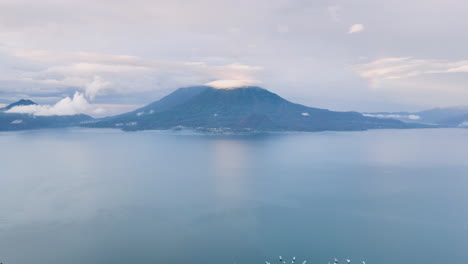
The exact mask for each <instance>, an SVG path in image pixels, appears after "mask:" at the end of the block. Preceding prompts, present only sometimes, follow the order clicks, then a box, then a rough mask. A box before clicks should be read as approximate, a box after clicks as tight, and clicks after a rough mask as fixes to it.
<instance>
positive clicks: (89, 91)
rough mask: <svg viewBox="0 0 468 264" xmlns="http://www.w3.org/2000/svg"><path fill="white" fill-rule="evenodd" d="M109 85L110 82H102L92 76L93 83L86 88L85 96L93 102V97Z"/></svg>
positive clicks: (99, 78)
mask: <svg viewBox="0 0 468 264" xmlns="http://www.w3.org/2000/svg"><path fill="white" fill-rule="evenodd" d="M110 85H111V83H110V82H106V81H103V80H102V79H101V77H99V76H94V79H93V81H92V82H91V83H89V84H88V85H87V86H86V88H85V94H86V96H88V97H89V98H90V99H91V100H94V97H96V95H97V94H98V93H99V91H100V90H102V89H105V88H106V87H109V86H110Z"/></svg>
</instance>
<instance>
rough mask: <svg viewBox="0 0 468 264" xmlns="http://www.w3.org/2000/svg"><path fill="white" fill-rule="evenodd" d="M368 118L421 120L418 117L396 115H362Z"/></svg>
mask: <svg viewBox="0 0 468 264" xmlns="http://www.w3.org/2000/svg"><path fill="white" fill-rule="evenodd" d="M363 115H364V116H368V117H377V118H396V119H408V120H419V119H421V117H420V116H418V115H398V114H363Z"/></svg>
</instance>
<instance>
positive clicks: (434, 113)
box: [364, 107, 468, 127]
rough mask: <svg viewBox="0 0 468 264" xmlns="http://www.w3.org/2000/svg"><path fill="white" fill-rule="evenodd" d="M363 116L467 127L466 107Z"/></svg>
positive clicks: (377, 113)
mask: <svg viewBox="0 0 468 264" xmlns="http://www.w3.org/2000/svg"><path fill="white" fill-rule="evenodd" d="M364 115H366V116H371V117H379V118H393V119H398V120H401V121H404V122H414V123H421V124H432V125H440V126H446V127H468V107H447V108H433V109H429V110H424V111H419V112H374V113H364Z"/></svg>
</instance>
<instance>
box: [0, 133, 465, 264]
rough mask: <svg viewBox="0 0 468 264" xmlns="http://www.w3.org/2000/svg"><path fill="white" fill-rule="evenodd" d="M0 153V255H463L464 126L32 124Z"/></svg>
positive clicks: (65, 260)
mask: <svg viewBox="0 0 468 264" xmlns="http://www.w3.org/2000/svg"><path fill="white" fill-rule="evenodd" d="M0 148H1V152H0V175H1V176H0V186H1V198H0V262H3V263H4V264H32V263H34V264H75V263H80V264H82V263H87V264H95V263H96V264H97V263H99V264H101V263H113V264H120V263H126V264H128V263H132V264H140V263H141V264H146V263H176V264H179V263H208V264H211V263H213V264H214V263H216V264H219V263H264V262H265V261H270V262H274V263H276V262H277V256H278V255H282V256H284V257H285V258H286V259H287V260H288V263H290V258H291V257H292V256H297V258H298V261H297V263H302V260H307V262H308V263H324V264H327V263H328V262H332V260H333V257H334V256H336V257H337V258H338V259H340V260H341V262H344V258H346V257H348V258H350V259H351V260H353V262H354V263H361V260H365V261H366V262H367V263H368V264H371V263H379V264H390V263H392V264H395V263H398V264H404V263H425V264H436V263H437V264H440V263H449V262H452V263H455V262H457V263H463V262H466V261H468V130H463V129H425V130H374V131H366V132H323V133H289V134H274V135H262V136H236V137H228V136H206V135H197V134H188V133H185V132H178V133H177V132H174V133H167V132H132V133H126V132H121V131H117V130H84V129H70V130H43V131H28V132H13V133H10V132H8V133H0Z"/></svg>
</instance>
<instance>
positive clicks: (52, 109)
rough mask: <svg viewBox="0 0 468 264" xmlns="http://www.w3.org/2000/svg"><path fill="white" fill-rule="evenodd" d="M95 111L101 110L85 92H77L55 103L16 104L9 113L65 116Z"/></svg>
mask: <svg viewBox="0 0 468 264" xmlns="http://www.w3.org/2000/svg"><path fill="white" fill-rule="evenodd" d="M93 111H99V109H97V108H94V107H93V106H92V105H91V104H89V102H88V100H86V98H85V96H84V94H82V93H79V92H76V93H75V94H74V95H73V98H70V97H66V98H64V99H62V100H60V101H59V102H57V103H56V104H55V105H21V106H15V107H13V108H11V109H9V110H8V111H6V112H7V113H20V114H32V115H35V116H55V115H57V116H63V115H76V114H82V113H88V112H93Z"/></svg>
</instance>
